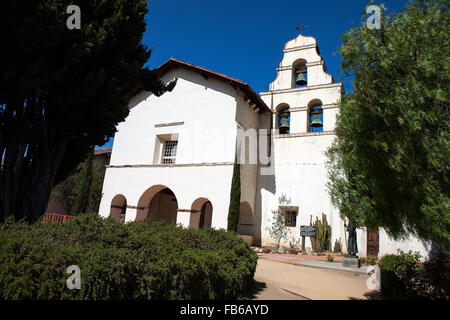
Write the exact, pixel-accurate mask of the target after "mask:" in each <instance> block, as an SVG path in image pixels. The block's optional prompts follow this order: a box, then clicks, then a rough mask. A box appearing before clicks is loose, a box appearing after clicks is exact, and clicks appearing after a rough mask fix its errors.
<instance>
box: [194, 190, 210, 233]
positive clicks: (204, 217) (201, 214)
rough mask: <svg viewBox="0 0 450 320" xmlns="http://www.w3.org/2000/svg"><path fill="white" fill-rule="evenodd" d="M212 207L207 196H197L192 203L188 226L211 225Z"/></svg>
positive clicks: (197, 227)
mask: <svg viewBox="0 0 450 320" xmlns="http://www.w3.org/2000/svg"><path fill="white" fill-rule="evenodd" d="M212 214H213V207H212V203H211V201H209V200H208V199H207V198H198V199H197V200H195V201H194V202H193V203H192V207H191V216H190V220H189V227H190V228H194V229H204V228H209V227H211V222H212Z"/></svg>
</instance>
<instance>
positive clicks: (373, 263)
mask: <svg viewBox="0 0 450 320" xmlns="http://www.w3.org/2000/svg"><path fill="white" fill-rule="evenodd" d="M369 264H370V265H372V266H374V265H376V264H377V258H375V257H370V258H369Z"/></svg>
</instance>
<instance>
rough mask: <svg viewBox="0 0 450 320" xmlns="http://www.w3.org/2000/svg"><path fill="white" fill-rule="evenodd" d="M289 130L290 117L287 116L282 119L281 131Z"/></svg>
mask: <svg viewBox="0 0 450 320" xmlns="http://www.w3.org/2000/svg"><path fill="white" fill-rule="evenodd" d="M288 130H289V121H288V119H287V118H286V117H285V118H283V120H282V121H281V125H280V131H282V132H288Z"/></svg>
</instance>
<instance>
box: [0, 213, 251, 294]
mask: <svg viewBox="0 0 450 320" xmlns="http://www.w3.org/2000/svg"><path fill="white" fill-rule="evenodd" d="M256 262H257V255H256V253H255V251H254V250H253V249H251V248H250V247H249V246H248V245H247V244H246V243H245V242H244V241H243V240H242V239H241V238H239V237H237V236H236V235H235V234H234V233H232V232H227V231H225V230H213V229H206V230H193V229H185V228H183V227H181V226H176V225H173V224H167V223H161V222H158V223H153V224H151V225H149V224H147V223H146V222H132V223H128V224H123V223H120V222H116V221H114V220H113V219H111V218H108V219H103V218H101V217H99V216H98V215H96V214H91V215H81V216H79V217H77V218H75V219H71V220H69V221H68V222H66V223H65V224H63V225H59V224H55V223H46V224H44V223H41V222H36V223H35V224H32V225H29V224H27V223H25V222H13V221H12V220H7V221H6V222H5V223H4V224H2V225H0V299H237V298H242V297H245V296H246V295H247V293H248V292H249V291H250V290H251V288H252V285H253V275H254V272H255V269H256ZM70 265H78V266H79V267H80V269H81V289H80V290H69V289H68V288H67V286H66V281H67V278H68V277H69V275H68V274H66V269H67V267H68V266H70Z"/></svg>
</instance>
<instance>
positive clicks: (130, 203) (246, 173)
mask: <svg viewBox="0 0 450 320" xmlns="http://www.w3.org/2000/svg"><path fill="white" fill-rule="evenodd" d="M283 52H284V56H283V60H282V61H281V63H280V65H279V67H278V68H277V77H276V79H275V81H273V82H272V83H271V84H270V86H269V91H264V92H261V93H260V96H259V95H258V94H256V93H255V92H254V91H253V90H252V89H251V88H250V86H249V85H248V84H247V83H245V82H243V81H240V80H237V79H234V78H231V77H228V76H225V75H223V74H220V73H217V72H214V71H211V70H207V69H204V68H201V67H199V66H194V65H192V64H189V63H186V62H182V61H179V60H176V59H173V58H171V59H170V60H168V61H167V62H166V63H164V64H163V65H162V66H161V67H159V71H160V73H161V74H162V77H161V78H162V80H163V81H164V82H170V81H172V80H174V79H177V84H176V86H175V88H174V90H173V91H172V92H168V93H165V94H164V95H162V96H161V97H156V96H154V95H152V94H151V93H149V92H144V91H143V92H141V93H140V94H138V95H137V96H135V97H134V98H133V99H132V100H131V101H130V104H129V108H130V113H129V116H128V117H127V118H126V120H125V121H124V122H122V123H120V124H119V125H118V128H117V129H118V131H117V133H116V135H115V138H114V145H113V149H112V155H111V160H110V164H109V165H108V166H107V169H106V174H105V180H104V185H103V196H102V200H101V204H100V215H102V216H104V217H107V216H112V217H113V218H115V219H117V220H120V219H122V220H124V221H134V220H142V219H150V220H152V221H156V220H161V219H164V220H167V221H170V222H176V223H179V224H182V225H183V226H186V227H191V228H203V227H209V226H210V227H213V228H226V227H227V216H228V208H229V203H230V190H231V181H232V175H233V163H234V161H235V158H236V153H237V152H236V150H240V152H239V155H240V156H242V158H239V159H242V161H241V164H240V176H241V209H240V219H239V227H238V233H239V234H242V235H249V236H251V237H252V239H253V244H254V245H272V244H274V242H275V241H274V239H272V238H271V237H270V235H269V232H268V230H267V229H268V227H269V226H270V225H271V219H272V215H273V214H272V211H273V210H277V209H280V210H282V211H284V212H286V224H287V225H288V228H289V232H290V237H289V238H290V240H291V242H292V241H294V240H295V241H297V242H298V244H299V245H300V226H301V225H309V223H310V219H311V216H312V220H313V221H314V220H315V219H316V217H319V219H321V217H322V213H324V214H325V215H326V216H327V221H328V223H329V224H330V226H331V245H332V246H333V245H334V243H335V240H336V239H341V243H342V246H343V249H344V250H345V248H346V240H345V239H346V233H345V228H344V222H343V221H342V220H341V218H340V215H339V211H338V209H337V208H335V207H334V206H333V205H332V203H331V201H330V197H329V195H328V190H327V187H326V184H327V181H328V178H327V170H326V167H325V163H326V156H325V151H326V150H327V148H328V147H329V146H330V145H331V143H332V141H333V139H334V138H335V135H334V128H335V121H336V115H337V113H338V112H339V108H338V102H339V100H340V98H341V95H342V89H343V87H342V84H341V83H335V82H334V80H333V77H332V76H331V75H330V74H328V73H327V69H326V66H325V62H324V61H323V60H322V58H321V56H320V52H319V47H318V45H317V42H316V40H315V38H313V37H308V36H302V35H299V36H298V37H297V38H295V39H293V40H291V41H288V42H287V43H286V44H285V46H284V50H283ZM212 115H213V116H214V121H211V118H212V117H211V116H212ZM242 133H243V134H244V135H242ZM244 141H245V143H241V142H244ZM237 146H239V147H237ZM244 160H245V161H244ZM282 195H285V196H286V197H287V198H289V199H290V203H289V204H287V205H286V204H284V206H281V207H280V204H279V201H278V199H279V197H280V196H282ZM357 235H358V249H359V255H360V256H368V255H372V256H382V255H384V254H386V253H396V252H397V249H402V250H403V251H408V250H414V251H420V252H421V254H422V255H423V256H425V257H427V256H428V252H429V250H430V246H429V245H425V244H423V243H422V242H420V241H419V240H417V239H416V238H414V237H411V238H410V239H407V240H404V241H393V240H392V239H390V238H389V237H388V235H387V234H386V233H385V232H384V231H383V230H379V231H375V232H367V231H366V230H358V231H357ZM306 239H307V241H306V247H311V243H310V241H309V238H306ZM287 242H289V241H287Z"/></svg>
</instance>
